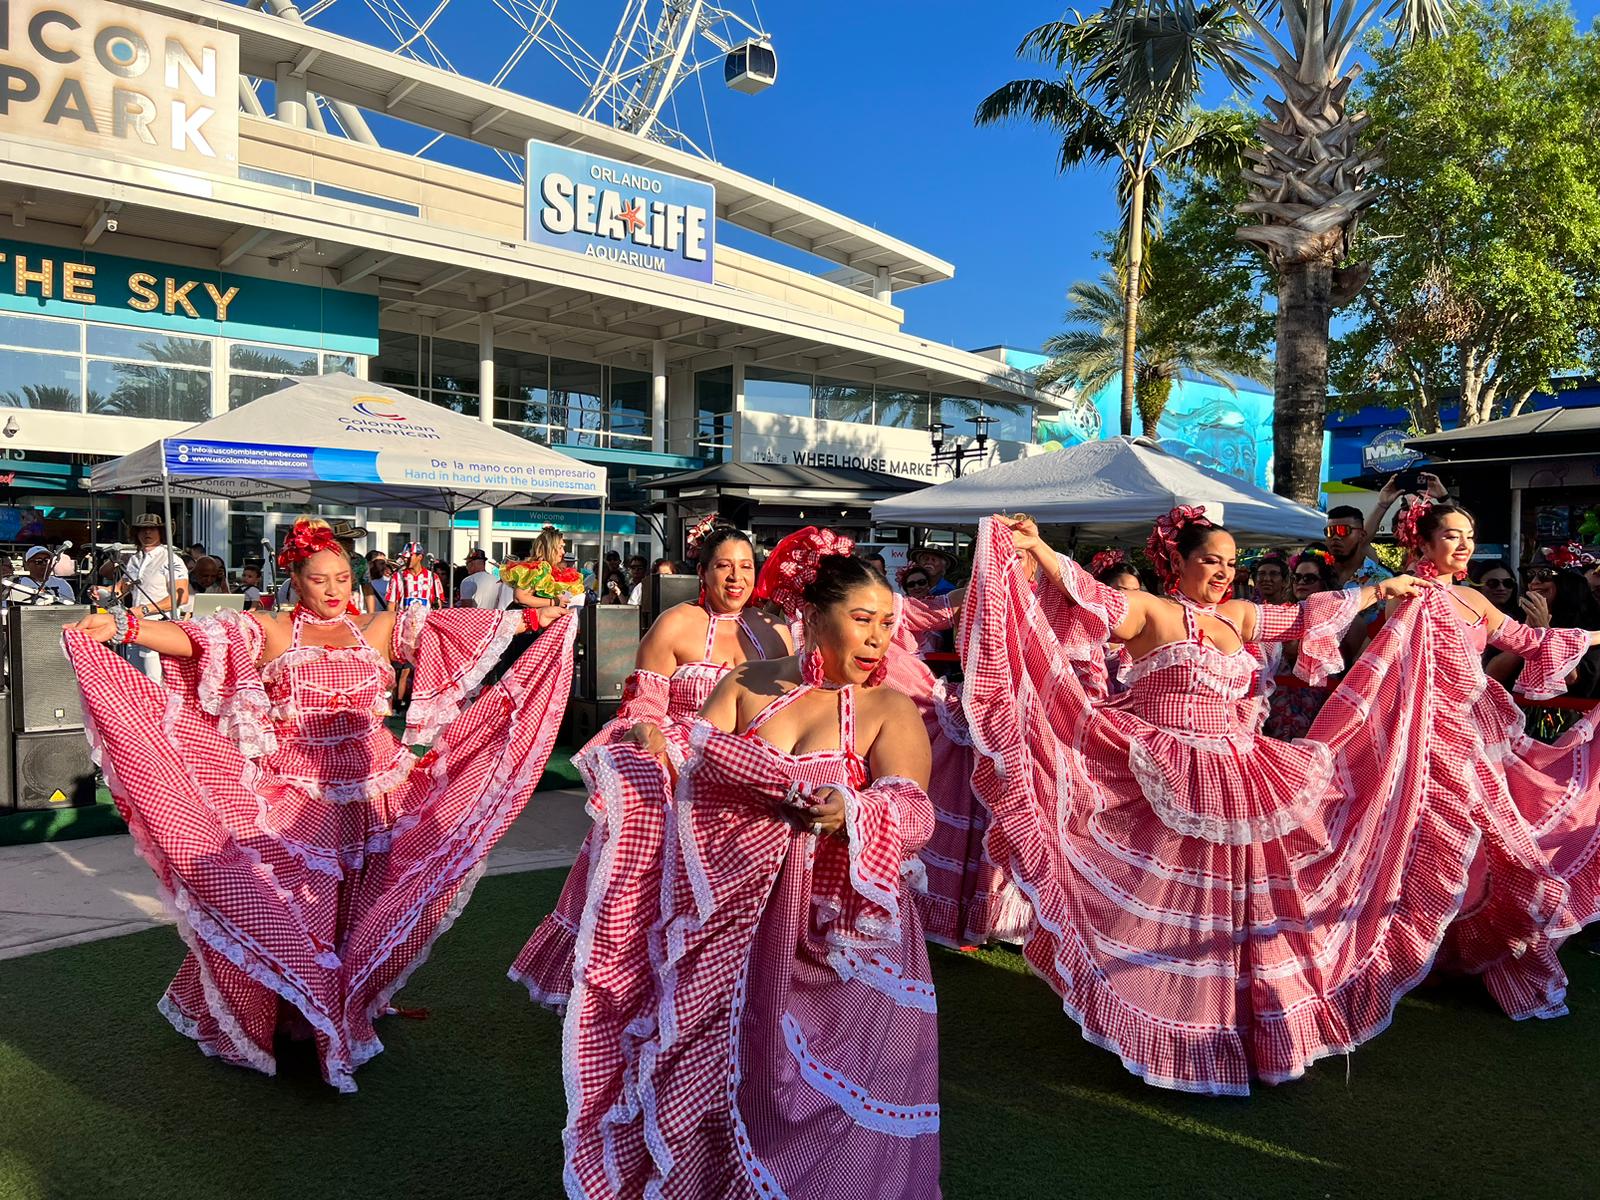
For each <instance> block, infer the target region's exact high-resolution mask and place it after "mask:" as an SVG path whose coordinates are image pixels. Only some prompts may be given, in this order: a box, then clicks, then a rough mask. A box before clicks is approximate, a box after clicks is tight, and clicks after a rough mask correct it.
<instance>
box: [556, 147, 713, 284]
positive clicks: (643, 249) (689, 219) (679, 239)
mask: <svg viewBox="0 0 1600 1200" xmlns="http://www.w3.org/2000/svg"><path fill="white" fill-rule="evenodd" d="M527 181H528V182H527V188H528V191H527V203H528V240H529V241H530V242H533V243H535V244H537V245H540V246H553V247H555V248H556V249H559V250H569V251H571V252H572V253H574V254H582V255H584V256H585V257H586V258H593V259H596V260H597V261H600V262H611V263H619V264H621V265H623V266H627V267H633V268H637V269H638V270H642V271H654V272H657V273H659V274H662V275H673V276H676V277H678V278H680V279H697V280H699V281H700V282H701V283H710V282H711V272H712V261H713V258H714V254H715V249H716V210H717V192H716V188H714V187H713V186H712V185H711V184H709V183H702V182H701V181H699V180H696V179H685V178H683V177H682V176H681V175H669V174H667V173H666V172H664V171H653V170H650V169H649V168H647V167H636V166H633V165H631V164H629V163H623V162H617V161H616V160H614V159H609V158H597V157H596V156H594V155H592V154H585V153H583V152H582V151H578V150H573V149H570V148H568V147H566V146H553V145H551V144H550V143H548V142H534V141H530V142H529V143H528V161H527Z"/></svg>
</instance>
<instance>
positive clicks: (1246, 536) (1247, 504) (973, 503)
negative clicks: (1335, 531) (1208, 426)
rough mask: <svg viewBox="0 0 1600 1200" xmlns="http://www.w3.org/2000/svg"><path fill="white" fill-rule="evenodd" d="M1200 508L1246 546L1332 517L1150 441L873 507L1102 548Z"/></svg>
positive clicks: (1037, 459) (1025, 466) (1287, 536)
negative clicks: (990, 521)
mask: <svg viewBox="0 0 1600 1200" xmlns="http://www.w3.org/2000/svg"><path fill="white" fill-rule="evenodd" d="M1179 504H1201V505H1204V506H1205V510H1206V516H1208V517H1209V518H1211V520H1213V521H1216V522H1217V523H1219V524H1222V525H1226V526H1227V527H1228V529H1229V530H1230V531H1231V532H1232V533H1233V535H1234V537H1235V539H1236V540H1238V541H1239V542H1241V543H1243V544H1255V545H1262V544H1273V543H1277V542H1297V541H1298V542H1304V541H1313V540H1315V539H1317V538H1320V537H1322V536H1323V532H1324V523H1325V519H1324V517H1323V514H1322V513H1320V512H1318V511H1317V510H1315V509H1312V508H1306V507H1305V506H1303V505H1300V504H1296V503H1294V502H1293V501H1291V500H1286V499H1284V498H1283V497H1282V496H1275V495H1273V494H1272V493H1271V492H1268V491H1264V490H1263V489H1261V488H1258V487H1256V486H1255V485H1254V484H1250V483H1246V482H1245V481H1244V480H1242V479H1235V478H1233V477H1232V476H1229V475H1223V474H1221V473H1220V472H1217V471H1212V470H1208V469H1207V468H1205V467H1200V466H1196V465H1195V464H1194V463H1190V462H1185V461H1184V460H1183V459H1181V458H1175V457H1173V456H1172V455H1170V454H1168V453H1167V452H1166V451H1165V450H1162V449H1161V448H1160V447H1158V446H1156V445H1155V444H1154V443H1153V442H1150V441H1148V440H1146V439H1144V438H1130V437H1118V438H1107V439H1106V440H1104V441H1097V442H1085V443H1083V444H1082V445H1078V446H1072V447H1070V448H1068V449H1066V450H1057V451H1053V452H1051V453H1048V454H1036V455H1033V456H1032V457H1029V458H1023V459H1018V460H1017V461H1016V462H1010V463H1005V464H1003V465H1001V466H998V467H990V468H989V469H987V470H984V471H979V472H977V473H975V474H972V475H967V476H964V477H963V478H961V479H955V480H952V481H950V482H949V483H941V484H937V485H935V486H933V487H926V488H923V489H921V490H920V491H916V492H909V493H907V494H906V495H904V496H895V497H892V498H891V499H888V500H880V501H878V502H877V503H876V504H874V505H873V506H872V516H873V519H874V520H875V521H882V522H886V523H893V524H900V525H933V526H950V525H972V524H975V523H976V522H977V521H978V520H979V519H980V518H982V517H986V516H989V515H990V514H991V513H996V512H1012V513H1015V512H1023V513H1027V514H1028V515H1029V516H1031V517H1032V518H1033V519H1034V520H1035V521H1037V522H1038V523H1039V524H1040V525H1070V526H1072V527H1074V529H1075V531H1076V534H1077V536H1078V537H1080V538H1082V539H1083V540H1085V541H1091V542H1096V543H1105V544H1115V543H1121V544H1124V545H1129V544H1140V543H1142V542H1143V541H1144V540H1145V538H1146V537H1147V536H1149V533H1150V526H1151V524H1152V523H1153V522H1154V521H1155V519H1156V518H1157V517H1159V516H1161V515H1162V514H1163V513H1166V512H1168V511H1169V510H1171V509H1172V508H1173V507H1174V506H1176V505H1179Z"/></svg>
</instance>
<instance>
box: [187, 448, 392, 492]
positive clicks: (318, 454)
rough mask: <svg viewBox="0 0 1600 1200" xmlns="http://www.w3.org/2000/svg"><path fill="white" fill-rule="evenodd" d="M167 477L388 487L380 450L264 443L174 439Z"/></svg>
mask: <svg viewBox="0 0 1600 1200" xmlns="http://www.w3.org/2000/svg"><path fill="white" fill-rule="evenodd" d="M162 448H163V450H164V452H165V457H166V462H167V471H168V472H169V473H170V474H173V475H207V476H211V477H214V478H216V477H228V478H237V479H320V480H326V481H328V482H332V483H382V482H383V481H384V480H383V476H382V475H380V474H379V473H378V452H377V451H376V450H340V449H337V448H335V447H331V446H278V445H262V444H261V443H258V442H204V441H192V440H187V439H182V438H169V439H167V441H166V442H164V443H163V444H162Z"/></svg>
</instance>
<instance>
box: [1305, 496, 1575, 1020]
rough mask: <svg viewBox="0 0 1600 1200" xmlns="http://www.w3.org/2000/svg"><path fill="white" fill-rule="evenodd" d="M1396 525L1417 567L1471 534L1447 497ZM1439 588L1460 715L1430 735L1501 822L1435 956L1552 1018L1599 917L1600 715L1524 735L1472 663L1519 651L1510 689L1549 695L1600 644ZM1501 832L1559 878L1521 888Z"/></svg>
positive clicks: (1417, 507)
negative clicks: (1548, 736) (1457, 668)
mask: <svg viewBox="0 0 1600 1200" xmlns="http://www.w3.org/2000/svg"><path fill="white" fill-rule="evenodd" d="M1395 532H1396V535H1397V536H1398V538H1399V539H1400V541H1401V542H1402V544H1404V545H1406V546H1407V547H1408V548H1409V549H1410V550H1411V551H1412V553H1413V554H1414V555H1416V556H1417V558H1418V563H1417V565H1416V567H1415V568H1414V569H1415V570H1416V572H1417V573H1418V574H1429V575H1435V576H1438V577H1439V578H1441V579H1445V580H1451V579H1452V577H1453V578H1454V579H1461V578H1463V577H1464V576H1465V574H1466V569H1467V564H1468V563H1469V562H1470V561H1471V559H1472V553H1473V549H1474V547H1475V540H1476V530H1475V526H1474V522H1473V520H1472V516H1471V514H1469V513H1468V512H1466V511H1465V510H1464V509H1462V508H1461V507H1459V506H1458V505H1455V504H1450V503H1445V504H1433V503H1432V502H1430V501H1428V500H1422V501H1419V502H1417V503H1414V504H1412V505H1411V506H1410V507H1409V508H1408V509H1406V511H1405V512H1404V513H1402V515H1401V516H1400V517H1399V519H1398V520H1397V521H1396V522H1395ZM1443 594H1444V595H1445V596H1447V597H1448V600H1449V602H1448V603H1447V604H1444V605H1442V607H1443V608H1444V609H1445V610H1446V612H1447V614H1448V617H1449V618H1450V619H1449V620H1448V621H1447V622H1446V624H1447V625H1448V627H1449V628H1450V629H1451V630H1452V631H1453V632H1454V633H1455V634H1456V635H1457V636H1456V638H1454V639H1451V640H1452V641H1454V642H1456V643H1458V645H1459V653H1460V654H1461V655H1462V656H1463V657H1465V658H1467V659H1468V660H1470V664H1471V667H1470V669H1469V670H1468V672H1467V673H1468V674H1469V675H1470V676H1471V679H1472V683H1473V687H1472V690H1471V692H1470V694H1469V696H1468V700H1467V703H1466V705H1464V706H1463V711H1462V712H1461V714H1460V715H1459V716H1458V717H1457V718H1456V719H1455V720H1454V721H1450V722H1447V723H1446V724H1445V725H1444V726H1443V727H1442V728H1440V729H1439V730H1438V731H1437V732H1436V733H1435V736H1436V737H1438V738H1441V739H1442V740H1444V741H1445V742H1446V744H1447V745H1448V746H1449V748H1450V751H1451V753H1452V754H1453V755H1454V756H1455V757H1457V758H1458V759H1460V760H1461V761H1462V762H1464V763H1466V764H1470V766H1471V768H1472V769H1469V770H1463V771H1462V772H1461V777H1462V785H1463V794H1464V795H1465V796H1467V797H1468V798H1470V800H1471V801H1472V803H1473V804H1474V805H1475V806H1476V807H1478V808H1480V809H1481V810H1482V811H1483V812H1484V813H1485V814H1486V815H1487V816H1488V817H1489V818H1490V819H1491V820H1493V821H1495V822H1496V823H1497V824H1498V826H1499V828H1498V829H1496V830H1492V831H1490V832H1489V833H1486V835H1485V838H1484V847H1485V848H1484V850H1483V851H1482V852H1481V853H1480V854H1479V855H1478V857H1477V859H1476V860H1475V861H1474V863H1473V871H1472V880H1471V887H1470V888H1469V890H1468V893H1467V897H1466V901H1465V903H1464V904H1463V906H1462V912H1461V916H1460V918H1459V919H1458V920H1457V921H1456V923H1455V925H1454V926H1452V928H1451V930H1450V935H1449V937H1448V938H1447V939H1446V942H1445V948H1444V953H1443V955H1442V956H1441V959H1440V961H1441V964H1442V965H1443V966H1446V967H1448V968H1451V969H1454V970H1461V971H1467V972H1471V973H1473V974H1481V975H1482V976H1483V977H1484V982H1485V983H1486V984H1487V985H1488V988H1489V992H1490V994H1491V995H1492V996H1494V998H1495V1000H1496V1001H1498V1002H1499V1004H1500V1006H1501V1007H1502V1008H1503V1009H1505V1011H1506V1012H1507V1013H1509V1014H1510V1015H1511V1016H1513V1017H1516V1018H1518V1019H1522V1018H1527V1017H1558V1016H1562V1015H1564V1014H1565V1013H1566V1011H1567V1007H1566V991H1567V977H1566V973H1565V972H1564V971H1563V970H1562V967H1561V963H1560V962H1559V961H1558V960H1557V958H1556V950H1557V949H1558V948H1559V946H1560V945H1561V943H1562V942H1563V941H1564V940H1565V939H1566V938H1567V937H1568V936H1570V935H1571V934H1573V933H1575V932H1577V930H1578V929H1580V928H1581V927H1583V926H1584V925H1587V924H1589V923H1590V922H1592V921H1594V920H1595V919H1596V918H1597V917H1600V829H1597V823H1600V780H1597V779H1596V776H1595V773H1594V769H1593V767H1592V766H1591V761H1592V755H1593V749H1594V748H1593V745H1592V742H1593V739H1594V734H1595V728H1596V724H1597V721H1600V716H1597V714H1596V713H1595V712H1590V713H1588V714H1586V715H1585V716H1584V718H1583V719H1582V720H1581V721H1579V722H1578V723H1577V724H1576V725H1574V726H1573V727H1572V728H1571V729H1569V730H1567V731H1566V732H1565V733H1564V734H1563V735H1562V736H1561V737H1560V738H1559V739H1557V740H1556V742H1555V743H1554V744H1551V745H1546V744H1544V743H1542V742H1539V741H1536V740H1534V739H1533V738H1530V737H1528V736H1527V734H1526V733H1525V732H1524V724H1525V719H1524V717H1523V714H1522V712H1521V710H1520V709H1518V708H1517V706H1516V703H1515V702H1514V701H1513V700H1512V698H1511V696H1510V695H1509V694H1507V692H1506V691H1505V689H1504V688H1502V687H1501V686H1500V685H1499V684H1498V683H1495V682H1494V681H1493V680H1490V679H1488V678H1486V677H1485V676H1484V675H1483V674H1482V671H1481V670H1480V669H1479V668H1478V664H1479V663H1481V661H1482V655H1483V652H1484V649H1485V648H1486V647H1487V646H1489V645H1493V646H1495V647H1497V648H1499V649H1501V650H1508V651H1510V652H1512V653H1514V654H1517V655H1519V656H1521V658H1522V659H1523V667H1522V672H1521V674H1520V675H1519V676H1518V679H1517V684H1516V689H1517V691H1518V692H1519V693H1521V694H1523V695H1525V696H1527V697H1529V698H1530V699H1535V700H1543V699H1549V698H1550V697H1552V696H1557V695H1559V694H1560V693H1561V692H1563V691H1565V690H1566V680H1567V677H1568V675H1569V674H1570V673H1571V672H1572V671H1573V670H1574V669H1575V668H1576V666H1577V664H1578V663H1579V662H1580V661H1581V660H1582V658H1583V656H1584V654H1585V653H1586V652H1587V651H1588V649H1589V648H1590V647H1591V646H1593V645H1595V644H1597V643H1600V633H1590V632H1589V631H1587V630H1583V629H1535V628H1531V627H1530V626H1527V625H1523V624H1522V623H1521V622H1519V621H1515V620H1513V619H1511V618H1510V617H1508V616H1506V615H1505V614H1504V613H1502V612H1501V611H1500V610H1499V609H1497V608H1496V607H1495V606H1494V605H1493V604H1492V603H1490V602H1489V601H1488V600H1487V599H1486V598H1485V597H1484V596H1483V594H1482V593H1481V592H1479V591H1477V590H1476V589H1473V588H1462V587H1455V586H1454V585H1453V584H1452V586H1451V587H1449V588H1448V590H1446V591H1445V592H1444V593H1443ZM1452 648H1453V649H1454V647H1452ZM1317 735H1318V728H1317V727H1316V726H1313V729H1312V736H1317ZM1500 840H1504V841H1506V842H1509V843H1511V844H1513V845H1523V844H1525V843H1526V841H1529V840H1531V841H1532V842H1533V843H1534V844H1535V845H1536V847H1537V854H1538V856H1539V861H1541V862H1543V863H1545V864H1547V865H1548V870H1549V872H1550V873H1551V874H1552V875H1553V876H1554V879H1555V881H1556V882H1557V884H1558V885H1559V887H1558V888H1555V889H1552V887H1551V886H1549V885H1548V884H1547V885H1546V887H1545V888H1544V889H1543V890H1540V891H1536V890H1534V889H1533V888H1532V887H1530V885H1529V883H1528V882H1527V880H1526V878H1525V872H1524V871H1523V870H1522V869H1521V864H1520V863H1519V862H1518V861H1516V860H1515V859H1510V860H1508V858H1507V856H1506V855H1505V854H1504V853H1502V852H1501V851H1500V850H1499V849H1498V848H1497V842H1498V841H1500ZM1557 901H1559V904H1557ZM1552 910H1554V911H1552Z"/></svg>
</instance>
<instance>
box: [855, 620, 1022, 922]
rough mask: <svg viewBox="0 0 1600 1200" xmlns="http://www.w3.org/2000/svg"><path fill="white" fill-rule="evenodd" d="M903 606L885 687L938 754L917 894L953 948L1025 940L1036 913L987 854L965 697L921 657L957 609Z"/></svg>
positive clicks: (985, 818)
mask: <svg viewBox="0 0 1600 1200" xmlns="http://www.w3.org/2000/svg"><path fill="white" fill-rule="evenodd" d="M895 604H896V607H897V608H898V610H899V611H898V612H897V614H896V618H895V626H894V641H893V643H892V645H891V647H890V650H889V655H888V663H889V667H888V674H887V675H886V677H885V679H884V682H885V683H886V684H887V685H888V686H889V687H892V688H894V689H895V690H896V691H898V692H904V693H905V694H906V695H908V696H910V697H911V699H912V700H913V701H914V702H915V703H916V706H917V710H918V711H919V712H921V714H922V721H923V724H924V725H925V726H926V727H927V730H928V744H929V746H930V747H931V748H932V750H933V769H932V771H931V772H930V774H929V779H930V780H931V782H930V783H929V784H928V799H929V800H930V801H932V803H933V834H932V836H931V837H929V838H928V844H927V845H925V846H924V847H923V848H922V849H921V851H919V852H918V855H917V857H918V858H919V859H921V861H922V866H923V869H924V871H925V873H926V876H927V884H926V888H925V890H919V891H918V892H917V893H916V898H917V910H918V912H920V913H921V915H922V926H923V930H924V932H925V933H926V934H927V936H928V938H929V940H931V941H935V942H938V943H940V944H941V945H945V946H957V947H959V946H981V945H982V944H983V943H985V942H987V941H990V940H998V941H1008V942H1015V941H1020V940H1021V939H1022V937H1023V935H1024V934H1025V933H1026V932H1027V930H1028V922H1029V921H1030V920H1031V919H1032V916H1033V910H1032V908H1031V907H1030V906H1029V904H1028V901H1027V898H1026V897H1025V896H1024V895H1023V894H1022V892H1021V891H1020V890H1018V888H1017V887H1016V886H1015V885H1014V884H1012V883H1009V882H1008V881H1007V880H1006V878H1005V875H1004V873H1003V872H1002V871H1001V870H1000V868H999V867H997V866H995V864H994V863H992V862H990V861H989V858H988V856H987V855H985V854H984V850H983V834H984V830H986V829H987V828H988V826H989V817H988V813H987V811H986V810H985V809H984V807H983V806H982V805H981V804H979V803H978V798H977V795H976V793H974V792H973V790H972V736H971V734H970V733H969V732H968V731H967V719H966V716H965V715H964V714H963V713H962V711H961V696H960V693H959V691H955V690H946V688H945V683H944V680H942V679H940V678H938V677H937V676H936V675H934V673H933V672H932V671H930V670H929V669H928V665H927V664H926V663H925V662H923V661H922V658H921V655H920V647H921V646H922V644H923V642H924V640H925V639H926V638H927V637H928V636H929V635H930V634H932V633H935V632H937V631H940V630H945V629H949V628H950V627H951V625H952V624H953V623H954V621H955V613H956V610H955V609H954V608H952V607H951V605H950V600H949V597H948V596H940V597H936V598H935V599H933V600H929V601H923V600H918V599H915V598H914V597H910V596H900V595H897V596H896V597H895Z"/></svg>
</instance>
